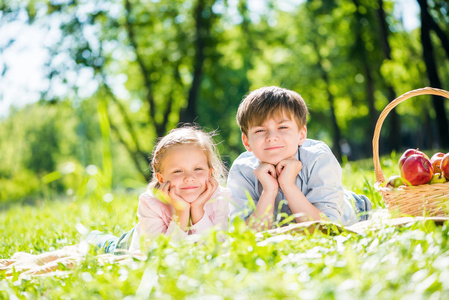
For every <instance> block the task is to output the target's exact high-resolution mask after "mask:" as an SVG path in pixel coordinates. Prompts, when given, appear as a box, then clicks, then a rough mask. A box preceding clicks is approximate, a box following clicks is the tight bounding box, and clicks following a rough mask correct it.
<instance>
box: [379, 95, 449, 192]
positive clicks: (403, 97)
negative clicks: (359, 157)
mask: <svg viewBox="0 0 449 300" xmlns="http://www.w3.org/2000/svg"><path fill="white" fill-rule="evenodd" d="M419 95H436V96H442V97H445V98H448V99H449V92H448V91H445V90H441V89H436V88H431V87H425V88H422V89H417V90H413V91H410V92H407V93H405V94H403V95H401V96H399V97H397V98H396V99H394V100H393V101H391V102H390V103H388V105H387V106H386V107H385V108H384V110H383V111H382V112H381V113H380V116H379V119H378V120H377V123H376V128H375V129H374V136H373V161H374V173H375V175H376V183H378V184H379V183H383V182H384V181H385V177H384V173H383V172H382V168H381V166H380V161H379V136H380V129H381V128H382V124H383V122H384V120H385V118H386V117H387V115H388V113H389V112H390V111H391V110H392V109H393V108H395V107H396V106H397V105H398V104H399V103H401V102H402V101H404V100H407V99H408V98H411V97H414V96H419Z"/></svg>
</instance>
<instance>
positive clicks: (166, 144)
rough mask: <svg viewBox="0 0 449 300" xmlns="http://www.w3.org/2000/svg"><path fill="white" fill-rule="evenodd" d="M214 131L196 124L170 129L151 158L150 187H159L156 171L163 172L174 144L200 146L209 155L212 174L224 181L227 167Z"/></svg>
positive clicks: (219, 180) (155, 148)
mask: <svg viewBox="0 0 449 300" xmlns="http://www.w3.org/2000/svg"><path fill="white" fill-rule="evenodd" d="M214 135H215V133H214V132H210V133H206V132H204V131H203V130H201V129H199V128H198V127H197V126H194V125H187V126H183V127H180V128H175V129H172V130H170V132H169V133H168V134H167V135H166V136H164V137H163V138H161V139H160V140H159V142H158V143H157V144H156V146H155V147H154V150H153V154H152V156H153V159H152V160H151V167H152V172H153V174H152V177H151V181H150V183H149V184H148V188H159V186H160V184H159V181H158V180H157V177H156V173H160V172H162V167H163V163H164V158H165V156H166V155H167V152H168V151H169V150H170V149H171V148H172V147H173V146H179V145H193V146H198V147H199V148H201V149H202V150H203V151H204V154H205V155H206V157H207V163H208V165H209V168H211V169H212V174H211V176H212V177H214V178H215V179H217V181H218V182H223V181H224V179H225V176H226V168H225V166H224V164H223V162H222V161H221V159H220V154H219V152H218V149H217V147H216V144H215V143H214V140H213V138H212V136H214Z"/></svg>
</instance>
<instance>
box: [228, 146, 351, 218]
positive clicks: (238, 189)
mask: <svg viewBox="0 0 449 300" xmlns="http://www.w3.org/2000/svg"><path fill="white" fill-rule="evenodd" d="M296 155H297V158H298V159H299V160H300V161H301V162H302V169H301V171H300V172H299V174H298V176H297V177H296V181H295V182H296V186H297V187H298V188H299V189H300V190H301V191H302V192H303V194H304V196H305V197H306V198H307V200H309V201H310V203H312V204H313V205H314V206H315V207H316V208H318V209H319V210H321V211H322V212H323V213H324V214H325V215H326V216H327V217H328V218H329V220H330V221H333V222H336V223H342V224H343V225H348V224H352V223H354V222H355V221H356V216H355V213H354V211H353V209H352V207H351V206H350V205H351V204H350V203H349V202H347V201H345V197H344V190H343V185H342V182H341V176H342V169H341V166H340V164H339V163H338V161H337V159H336V158H335V156H334V155H333V153H332V151H331V150H330V148H329V147H328V146H327V145H326V144H325V143H324V142H321V141H317V140H312V139H307V140H306V141H305V142H304V144H302V145H301V146H300V147H298V153H297V154H296ZM259 163H260V162H259V160H258V159H257V158H256V157H255V156H254V154H253V153H252V152H244V153H242V154H241V155H240V156H239V157H238V158H237V159H236V160H235V161H234V163H233V164H232V167H231V169H230V170H229V175H228V181H227V187H228V188H229V189H230V190H231V193H232V195H233V198H234V203H230V216H231V220H233V219H234V218H235V217H236V216H237V215H240V216H241V217H242V218H243V219H246V218H248V216H249V215H250V214H251V213H252V212H253V210H254V209H253V208H252V207H251V206H250V204H249V200H248V197H247V194H246V191H247V192H248V193H249V196H250V197H251V198H252V199H253V200H254V203H255V204H256V205H257V202H258V201H259V198H260V195H261V193H262V184H261V183H260V182H259V180H257V178H256V176H255V175H254V170H255V169H256V168H257V167H258V165H259ZM283 199H285V196H284V193H283V192H282V190H281V189H279V193H278V194H277V196H276V200H275V206H274V216H275V220H279V219H278V213H279V212H280V213H286V214H287V215H289V216H290V215H291V214H292V212H291V210H290V208H289V206H288V204H287V202H286V201H285V200H284V201H283V202H282V206H281V209H280V211H279V209H278V208H279V205H280V202H281V201H282V200H283ZM348 205H349V207H348ZM293 221H294V220H293Z"/></svg>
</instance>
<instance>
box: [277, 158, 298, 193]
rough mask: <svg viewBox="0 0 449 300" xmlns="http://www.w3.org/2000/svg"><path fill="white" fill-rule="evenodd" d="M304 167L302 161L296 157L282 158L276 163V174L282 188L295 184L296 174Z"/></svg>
mask: <svg viewBox="0 0 449 300" xmlns="http://www.w3.org/2000/svg"><path fill="white" fill-rule="evenodd" d="M301 169H302V163H301V162H300V161H299V160H298V159H297V158H296V157H295V158H293V157H290V158H287V159H284V160H281V161H280V162H279V163H278V164H277V165H276V174H277V176H278V182H279V186H280V187H281V189H282V190H283V191H284V188H286V187H288V186H293V185H295V180H296V176H298V174H299V172H300V171H301Z"/></svg>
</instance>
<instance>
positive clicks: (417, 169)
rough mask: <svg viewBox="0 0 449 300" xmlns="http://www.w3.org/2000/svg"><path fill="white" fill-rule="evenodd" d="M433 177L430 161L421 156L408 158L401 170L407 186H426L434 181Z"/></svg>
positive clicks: (416, 155)
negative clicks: (431, 180)
mask: <svg viewBox="0 0 449 300" xmlns="http://www.w3.org/2000/svg"><path fill="white" fill-rule="evenodd" d="M448 175H449V174H448ZM432 176H433V169H432V164H431V163H430V160H429V159H427V158H425V157H424V156H422V155H420V154H412V155H410V156H409V157H407V158H406V159H405V161H404V163H403V165H402V168H401V178H402V181H403V182H404V183H405V184H407V185H421V184H426V183H428V182H429V181H430V179H432Z"/></svg>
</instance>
